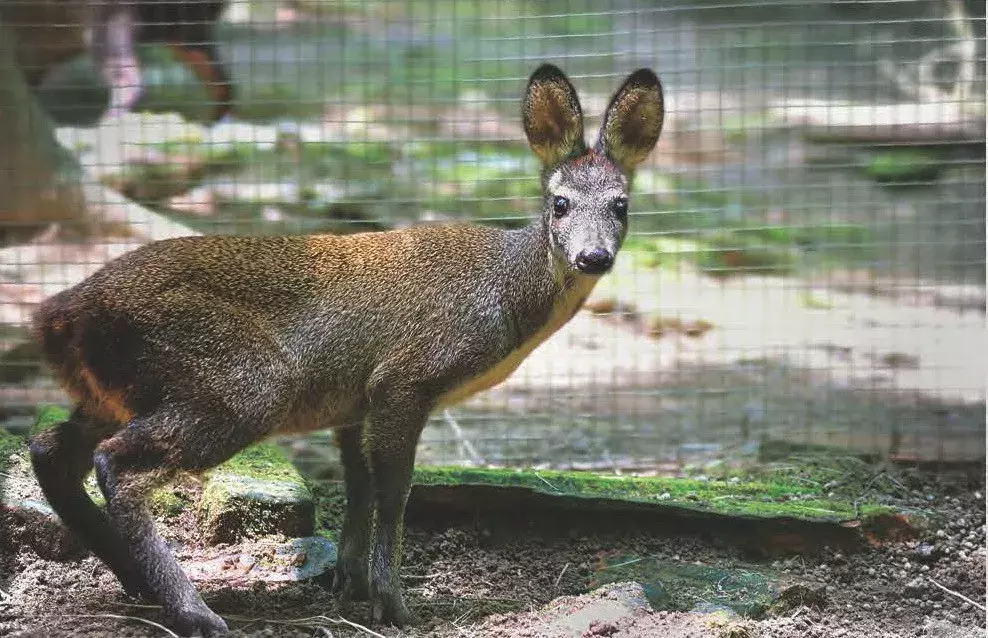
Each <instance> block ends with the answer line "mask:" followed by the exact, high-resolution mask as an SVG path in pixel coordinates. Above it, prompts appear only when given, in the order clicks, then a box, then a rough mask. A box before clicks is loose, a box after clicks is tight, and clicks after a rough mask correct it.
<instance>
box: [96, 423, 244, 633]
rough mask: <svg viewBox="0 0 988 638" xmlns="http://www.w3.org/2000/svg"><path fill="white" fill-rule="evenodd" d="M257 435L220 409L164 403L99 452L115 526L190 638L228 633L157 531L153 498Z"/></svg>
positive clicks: (171, 618) (171, 619)
mask: <svg viewBox="0 0 988 638" xmlns="http://www.w3.org/2000/svg"><path fill="white" fill-rule="evenodd" d="M255 434H256V432H254V431H253V430H252V429H251V428H246V427H243V424H242V423H238V422H237V418H236V416H235V415H233V414H231V413H229V412H227V411H223V410H221V409H219V408H218V407H217V406H216V405H198V404H197V405H195V406H173V405H171V406H162V407H161V408H159V409H157V410H155V411H154V412H153V413H151V414H147V415H142V416H139V417H136V418H134V419H132V420H131V422H130V423H129V424H128V426H127V427H126V428H124V429H122V430H120V431H119V432H117V433H116V434H115V435H114V436H112V437H110V438H108V439H106V440H105V441H103V442H102V443H100V445H99V446H98V448H97V450H96V453H95V455H94V461H95V466H96V477H97V479H98V481H99V486H100V489H101V490H102V491H103V495H104V496H105V497H106V503H107V513H108V514H109V518H110V524H111V525H112V527H113V530H114V531H115V533H116V534H117V535H118V536H119V537H120V538H121V539H123V543H124V545H125V546H126V547H127V548H128V551H129V552H130V554H131V555H132V556H133V557H134V559H135V562H136V564H137V568H138V569H139V570H140V573H141V575H142V576H143V577H144V579H145V580H146V582H147V585H148V587H149V589H150V591H151V592H152V595H153V597H154V600H156V601H157V602H159V603H160V604H161V606H162V607H163V608H164V614H165V618H166V622H167V624H169V625H170V626H171V627H172V628H174V629H175V630H176V631H178V632H179V633H181V634H182V635H184V636H188V635H206V636H208V635H215V634H224V633H226V632H227V631H228V629H227V626H226V623H225V622H224V621H223V619H222V618H220V617H219V616H218V615H216V614H215V613H214V612H213V611H212V610H210V609H209V607H207V606H206V603H205V602H203V600H202V598H201V597H200V595H199V593H198V592H197V591H196V589H195V587H194V586H193V584H192V582H191V581H190V580H189V578H188V576H187V575H186V574H185V572H183V571H182V568H181V566H180V565H179V563H178V561H177V560H176V559H175V556H174V555H173V554H172V552H171V550H170V549H169V548H168V546H167V545H166V544H165V541H164V540H163V539H162V538H161V537H160V536H159V535H158V533H157V531H155V528H154V521H153V519H152V518H151V516H150V514H149V513H148V511H147V508H146V506H145V504H146V501H147V497H148V495H149V494H150V492H151V491H152V490H153V489H154V488H155V487H157V486H159V485H161V484H162V483H164V482H165V481H167V480H168V479H170V478H171V477H173V476H174V475H175V474H176V473H177V472H179V471H188V472H201V471H204V470H207V469H209V468H212V467H215V466H216V465H219V464H220V463H222V462H224V461H226V460H227V459H229V458H230V457H232V456H233V455H234V454H236V453H237V452H239V451H240V450H242V449H243V448H245V447H247V446H248V445H250V444H251V443H253V442H254V441H255V440H256V438H257V437H256V436H255Z"/></svg>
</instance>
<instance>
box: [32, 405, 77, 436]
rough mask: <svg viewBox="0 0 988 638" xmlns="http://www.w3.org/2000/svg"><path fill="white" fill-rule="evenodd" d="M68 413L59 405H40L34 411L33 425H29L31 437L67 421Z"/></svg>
mask: <svg viewBox="0 0 988 638" xmlns="http://www.w3.org/2000/svg"><path fill="white" fill-rule="evenodd" d="M69 416H70V412H69V411H68V410H67V409H65V408H63V407H62V406H60V405H41V406H38V409H37V411H35V416H34V423H33V424H32V425H31V435H32V436H33V435H35V434H37V433H38V432H43V431H45V430H47V429H49V428H51V427H54V426H56V425H58V424H59V423H64V422H65V421H68V420H69Z"/></svg>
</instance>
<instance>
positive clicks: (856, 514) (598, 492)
mask: <svg viewBox="0 0 988 638" xmlns="http://www.w3.org/2000/svg"><path fill="white" fill-rule="evenodd" d="M783 478H784V477H781V476H777V477H774V480H766V481H758V480H747V481H741V480H737V479H730V480H709V479H708V480H701V479H691V478H651V477H649V478H645V477H619V476H601V475H597V474H591V473H584V472H555V471H553V472H550V471H545V472H533V471H513V470H487V469H465V468H451V467H419V468H417V469H416V471H415V477H414V482H415V483H417V484H420V485H464V484H470V485H490V486H503V487H517V488H524V489H529V490H534V491H537V492H541V493H544V494H550V495H559V496H568V497H577V498H607V499H615V500H623V501H629V502H637V503H650V504H654V505H656V506H663V507H679V508H686V509H692V510H697V511H706V512H716V513H721V514H730V515H736V516H753V517H793V518H799V519H804V520H822V521H844V520H852V519H858V518H868V517H871V516H878V515H884V514H889V513H892V512H893V511H894V510H893V509H892V508H889V507H885V506H883V505H880V504H874V503H861V502H856V501H853V500H848V499H841V498H829V497H827V496H825V495H824V494H823V493H822V490H821V488H820V486H819V485H813V484H811V483H805V482H799V481H786V480H783Z"/></svg>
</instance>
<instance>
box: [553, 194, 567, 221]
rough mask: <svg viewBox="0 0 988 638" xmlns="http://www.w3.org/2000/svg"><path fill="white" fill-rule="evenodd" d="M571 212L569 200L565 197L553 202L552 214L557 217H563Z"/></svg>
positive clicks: (557, 198)
mask: <svg viewBox="0 0 988 638" xmlns="http://www.w3.org/2000/svg"><path fill="white" fill-rule="evenodd" d="M568 212H569V200H568V199H566V198H565V197H562V196H560V197H556V199H554V200H552V214H553V215H555V216H556V217H562V216H563V215H565V214H566V213H568Z"/></svg>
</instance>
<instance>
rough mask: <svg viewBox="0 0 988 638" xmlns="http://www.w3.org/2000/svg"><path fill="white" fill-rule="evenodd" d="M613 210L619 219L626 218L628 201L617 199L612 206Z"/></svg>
mask: <svg viewBox="0 0 988 638" xmlns="http://www.w3.org/2000/svg"><path fill="white" fill-rule="evenodd" d="M611 209H612V210H614V214H615V215H617V216H618V217H624V216H625V215H627V214H628V200H627V199H625V198H624V197H620V198H618V199H615V200H614V202H613V203H612V204H611Z"/></svg>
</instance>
